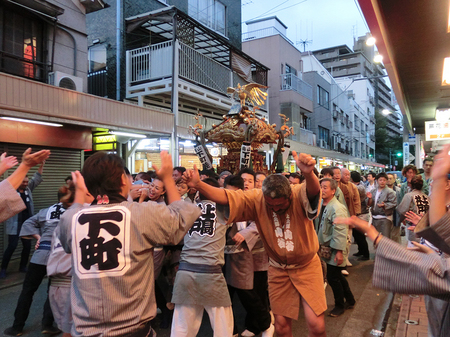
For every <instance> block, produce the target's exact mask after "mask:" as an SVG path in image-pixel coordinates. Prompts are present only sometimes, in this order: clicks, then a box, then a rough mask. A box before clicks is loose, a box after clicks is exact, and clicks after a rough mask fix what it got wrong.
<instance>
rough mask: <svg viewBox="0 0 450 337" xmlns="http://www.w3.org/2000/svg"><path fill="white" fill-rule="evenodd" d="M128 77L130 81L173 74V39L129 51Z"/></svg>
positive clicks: (153, 78) (152, 78) (147, 79)
mask: <svg viewBox="0 0 450 337" xmlns="http://www.w3.org/2000/svg"><path fill="white" fill-rule="evenodd" d="M127 73H128V74H127V79H128V81H129V82H130V83H136V82H141V81H149V80H155V79H159V78H164V77H168V76H171V75H172V41H168V42H162V43H158V44H153V45H151V46H145V47H142V48H137V49H133V50H128V51H127Z"/></svg>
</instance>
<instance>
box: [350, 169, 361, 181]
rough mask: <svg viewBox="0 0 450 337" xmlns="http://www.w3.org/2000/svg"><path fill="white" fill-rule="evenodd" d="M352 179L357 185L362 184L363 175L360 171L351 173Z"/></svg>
mask: <svg viewBox="0 0 450 337" xmlns="http://www.w3.org/2000/svg"><path fill="white" fill-rule="evenodd" d="M350 177H351V178H352V181H354V182H355V183H359V182H361V174H360V173H359V172H358V171H352V172H350Z"/></svg>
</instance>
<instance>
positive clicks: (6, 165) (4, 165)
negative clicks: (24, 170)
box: [0, 152, 18, 174]
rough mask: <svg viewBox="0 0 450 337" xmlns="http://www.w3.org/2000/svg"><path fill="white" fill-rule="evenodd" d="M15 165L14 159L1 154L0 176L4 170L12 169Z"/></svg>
mask: <svg viewBox="0 0 450 337" xmlns="http://www.w3.org/2000/svg"><path fill="white" fill-rule="evenodd" d="M17 164H18V161H17V158H16V157H14V156H9V157H6V152H3V154H2V155H1V156H0V174H3V173H5V172H6V170H9V169H10V168H13V167H14V166H16V165H17Z"/></svg>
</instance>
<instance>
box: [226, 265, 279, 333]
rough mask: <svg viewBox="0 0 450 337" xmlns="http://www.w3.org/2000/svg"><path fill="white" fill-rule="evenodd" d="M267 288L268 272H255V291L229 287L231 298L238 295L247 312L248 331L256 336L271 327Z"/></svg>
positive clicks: (246, 323) (246, 324) (246, 325)
mask: <svg viewBox="0 0 450 337" xmlns="http://www.w3.org/2000/svg"><path fill="white" fill-rule="evenodd" d="M267 288H268V285H267V271H256V272H254V276H253V289H251V290H247V289H238V288H234V287H232V286H228V289H229V291H230V297H231V298H233V295H234V293H237V295H238V296H239V300H240V301H241V303H242V306H243V307H244V309H245V311H246V312H247V316H245V327H246V329H247V330H249V331H251V332H253V333H254V334H255V335H258V334H259V333H261V332H263V331H264V330H267V329H268V328H269V327H270V323H271V318H270V309H269V298H268V292H267ZM235 321H236V320H235ZM236 332H237V331H236Z"/></svg>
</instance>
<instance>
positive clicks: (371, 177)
mask: <svg viewBox="0 0 450 337" xmlns="http://www.w3.org/2000/svg"><path fill="white" fill-rule="evenodd" d="M376 178H377V175H376V174H375V173H374V172H372V171H370V172H369V173H368V174H367V182H366V192H371V191H372V190H374V189H375V188H377V179H376Z"/></svg>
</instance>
